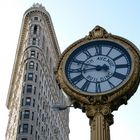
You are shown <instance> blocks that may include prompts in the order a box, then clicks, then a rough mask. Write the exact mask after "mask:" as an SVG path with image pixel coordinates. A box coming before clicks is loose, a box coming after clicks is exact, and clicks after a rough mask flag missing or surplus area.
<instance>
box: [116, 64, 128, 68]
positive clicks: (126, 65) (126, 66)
mask: <svg viewBox="0 0 140 140" xmlns="http://www.w3.org/2000/svg"><path fill="white" fill-rule="evenodd" d="M129 66H130V65H129V64H119V65H116V69H117V68H128V67H129Z"/></svg>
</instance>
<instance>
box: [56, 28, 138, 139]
mask: <svg viewBox="0 0 140 140" xmlns="http://www.w3.org/2000/svg"><path fill="white" fill-rule="evenodd" d="M56 77H57V80H58V82H59V84H60V86H61V87H62V88H63V90H64V91H65V92H66V94H68V96H69V97H70V98H71V100H72V102H73V104H74V106H75V107H76V106H77V105H78V107H79V108H81V109H82V111H84V112H86V115H87V117H88V118H89V119H90V127H91V140H110V131H109V126H110V125H111V124H113V115H112V114H111V113H112V112H113V111H114V110H118V108H119V106H120V105H122V104H127V100H129V99H130V97H131V96H132V95H133V94H134V93H135V91H136V90H137V88H138V85H139V81H140V54H139V50H138V49H137V48H136V47H135V46H134V44H132V43H131V42H130V41H128V40H126V39H124V38H122V37H119V36H116V35H112V34H109V33H108V32H107V31H106V30H105V29H103V28H102V27H100V26H96V27H95V28H94V29H93V30H92V31H91V32H90V33H89V35H88V36H86V37H84V38H82V39H80V40H78V41H76V42H74V43H73V44H72V45H70V46H69V47H68V48H67V49H66V50H65V51H64V52H63V54H62V56H61V58H60V61H59V63H58V67H57V70H56Z"/></svg>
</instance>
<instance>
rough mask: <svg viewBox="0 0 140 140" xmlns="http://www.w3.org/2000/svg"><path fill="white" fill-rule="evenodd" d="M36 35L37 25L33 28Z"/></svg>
mask: <svg viewBox="0 0 140 140" xmlns="http://www.w3.org/2000/svg"><path fill="white" fill-rule="evenodd" d="M36 33H37V25H35V26H34V34H36Z"/></svg>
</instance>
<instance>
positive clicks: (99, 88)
mask: <svg viewBox="0 0 140 140" xmlns="http://www.w3.org/2000/svg"><path fill="white" fill-rule="evenodd" d="M96 92H97V93H98V92H101V86H100V83H99V82H97V83H96Z"/></svg>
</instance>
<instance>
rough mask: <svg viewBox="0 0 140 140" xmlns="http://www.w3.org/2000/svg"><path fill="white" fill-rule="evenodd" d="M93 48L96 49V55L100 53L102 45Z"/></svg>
mask: <svg viewBox="0 0 140 140" xmlns="http://www.w3.org/2000/svg"><path fill="white" fill-rule="evenodd" d="M95 49H96V55H101V54H102V46H101V45H98V46H96V47H95Z"/></svg>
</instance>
